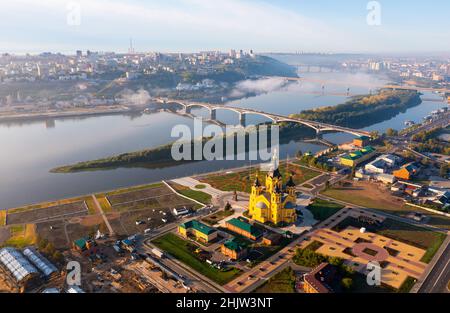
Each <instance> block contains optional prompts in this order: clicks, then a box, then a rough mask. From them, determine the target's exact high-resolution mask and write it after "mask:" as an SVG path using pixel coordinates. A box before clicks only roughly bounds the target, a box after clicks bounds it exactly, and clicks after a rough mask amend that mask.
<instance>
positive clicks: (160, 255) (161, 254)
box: [152, 248, 164, 259]
mask: <svg viewBox="0 0 450 313" xmlns="http://www.w3.org/2000/svg"><path fill="white" fill-rule="evenodd" d="M152 253H153V254H154V255H156V256H157V257H158V258H160V259H162V258H164V252H163V251H161V250H159V249H157V248H153V249H152Z"/></svg>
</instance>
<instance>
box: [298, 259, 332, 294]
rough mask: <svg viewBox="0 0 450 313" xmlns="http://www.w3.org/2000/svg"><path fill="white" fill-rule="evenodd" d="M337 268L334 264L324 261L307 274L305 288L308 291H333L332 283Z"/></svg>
mask: <svg viewBox="0 0 450 313" xmlns="http://www.w3.org/2000/svg"><path fill="white" fill-rule="evenodd" d="M335 274H336V269H335V267H334V266H333V265H331V264H328V263H322V264H320V265H319V266H318V267H316V268H315V269H313V270H312V271H311V272H310V273H308V274H305V276H304V284H303V289H304V290H305V292H306V293H332V292H334V291H333V289H332V288H331V287H330V283H331V282H332V281H333V279H334V276H335Z"/></svg>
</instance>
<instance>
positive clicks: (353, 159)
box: [340, 146, 377, 167]
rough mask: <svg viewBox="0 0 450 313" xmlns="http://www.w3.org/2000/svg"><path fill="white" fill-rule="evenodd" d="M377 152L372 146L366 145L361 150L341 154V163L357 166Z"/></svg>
mask: <svg viewBox="0 0 450 313" xmlns="http://www.w3.org/2000/svg"><path fill="white" fill-rule="evenodd" d="M376 153H377V151H376V150H375V149H374V148H373V147H372V146H366V147H364V148H362V149H361V150H356V151H353V152H350V153H348V154H345V155H343V156H341V158H340V163H341V165H344V166H349V167H355V166H357V165H358V164H360V163H362V162H364V161H366V160H368V159H370V158H372V157H373V156H374V155H375V154H376Z"/></svg>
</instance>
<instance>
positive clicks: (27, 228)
mask: <svg viewBox="0 0 450 313" xmlns="http://www.w3.org/2000/svg"><path fill="white" fill-rule="evenodd" d="M10 232H11V237H10V238H9V239H8V240H6V241H5V242H4V243H3V244H2V246H4V247H15V248H24V247H26V246H30V245H33V244H35V243H36V242H37V234H36V225H33V224H26V225H14V226H12V227H10Z"/></svg>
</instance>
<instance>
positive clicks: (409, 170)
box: [393, 163, 419, 180]
mask: <svg viewBox="0 0 450 313" xmlns="http://www.w3.org/2000/svg"><path fill="white" fill-rule="evenodd" d="M418 172H419V168H418V167H417V166H415V165H414V164H413V163H410V164H407V165H405V166H403V167H401V168H400V169H398V170H396V171H394V172H393V174H394V176H395V177H397V178H398V179H405V180H410V179H412V178H413V177H414V176H415V175H417V173H418Z"/></svg>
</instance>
